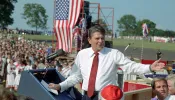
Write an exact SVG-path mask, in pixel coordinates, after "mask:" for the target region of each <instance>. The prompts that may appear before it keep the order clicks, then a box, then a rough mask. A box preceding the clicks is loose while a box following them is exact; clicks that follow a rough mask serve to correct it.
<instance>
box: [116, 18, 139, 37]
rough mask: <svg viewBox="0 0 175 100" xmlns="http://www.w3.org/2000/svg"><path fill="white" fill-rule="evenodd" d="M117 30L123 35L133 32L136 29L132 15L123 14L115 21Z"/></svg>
mask: <svg viewBox="0 0 175 100" xmlns="http://www.w3.org/2000/svg"><path fill="white" fill-rule="evenodd" d="M117 23H118V25H119V26H118V31H119V32H120V33H122V34H124V35H130V34H134V33H135V30H136V26H137V25H136V18H135V17H134V16H133V15H124V16H123V17H121V18H120V20H118V21H117Z"/></svg>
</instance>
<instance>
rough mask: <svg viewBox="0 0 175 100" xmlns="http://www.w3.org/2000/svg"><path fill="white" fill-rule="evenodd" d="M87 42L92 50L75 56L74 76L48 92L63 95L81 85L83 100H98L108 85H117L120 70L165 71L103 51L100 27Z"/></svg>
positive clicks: (92, 30)
mask: <svg viewBox="0 0 175 100" xmlns="http://www.w3.org/2000/svg"><path fill="white" fill-rule="evenodd" d="M88 41H89V43H90V44H91V47H89V48H86V49H83V50H81V51H79V52H78V54H77V56H76V59H75V63H74V65H73V67H72V70H74V73H72V75H70V76H69V77H68V78H67V79H66V80H65V81H63V82H61V83H59V84H55V83H50V84H49V88H52V89H56V90H58V91H60V92H63V91H65V90H67V89H68V88H69V87H72V86H74V85H76V84H78V83H80V82H81V81H83V82H82V90H83V91H84V95H83V96H82V100H98V94H99V91H101V89H102V88H104V87H105V86H106V85H108V84H115V85H117V82H116V74H117V68H118V67H119V66H122V67H121V68H122V70H123V71H124V72H125V73H127V74H131V73H132V74H138V75H140V74H145V73H149V72H152V71H157V70H161V69H163V68H164V67H165V65H164V64H163V63H159V60H157V61H155V62H154V63H153V64H151V65H145V64H140V63H136V62H134V61H131V60H130V59H128V58H127V57H125V56H124V54H123V53H122V52H120V51H119V50H117V49H112V48H107V47H105V29H104V28H103V27H102V26H100V25H95V26H93V27H91V28H90V29H89V37H88Z"/></svg>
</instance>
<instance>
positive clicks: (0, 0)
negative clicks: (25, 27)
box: [0, 0, 17, 27]
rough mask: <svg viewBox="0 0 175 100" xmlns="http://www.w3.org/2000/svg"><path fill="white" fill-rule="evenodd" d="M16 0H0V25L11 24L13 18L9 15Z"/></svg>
mask: <svg viewBox="0 0 175 100" xmlns="http://www.w3.org/2000/svg"><path fill="white" fill-rule="evenodd" d="M16 2H17V0H0V26H1V27H7V26H8V25H11V24H13V18H12V17H11V15H12V13H13V10H14V5H13V3H16Z"/></svg>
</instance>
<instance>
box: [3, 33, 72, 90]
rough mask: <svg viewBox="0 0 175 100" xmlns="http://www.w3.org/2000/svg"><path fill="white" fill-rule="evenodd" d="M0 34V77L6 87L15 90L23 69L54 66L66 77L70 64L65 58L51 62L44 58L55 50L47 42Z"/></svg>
mask: <svg viewBox="0 0 175 100" xmlns="http://www.w3.org/2000/svg"><path fill="white" fill-rule="evenodd" d="M0 35H1V37H0V38H1V39H0V79H1V82H3V83H6V84H5V87H6V88H9V89H10V90H17V88H18V85H19V82H20V78H21V72H22V71H24V70H31V69H44V68H56V69H57V70H58V71H59V72H60V73H62V75H63V76H65V77H68V75H69V72H70V69H71V66H70V65H69V64H68V63H67V59H61V58H60V59H61V60H58V59H54V60H53V61H51V62H48V60H47V59H46V58H47V56H49V55H50V54H52V53H54V52H55V49H54V48H53V47H51V46H50V45H49V44H47V43H45V42H42V43H40V42H37V41H31V40H26V39H24V38H23V37H12V36H11V35H4V34H0ZM69 62H70V60H69Z"/></svg>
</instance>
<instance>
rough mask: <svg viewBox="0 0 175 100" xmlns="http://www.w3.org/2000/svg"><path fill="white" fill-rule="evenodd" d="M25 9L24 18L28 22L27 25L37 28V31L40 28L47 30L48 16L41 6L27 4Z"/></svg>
mask: <svg viewBox="0 0 175 100" xmlns="http://www.w3.org/2000/svg"><path fill="white" fill-rule="evenodd" d="M23 8H24V13H23V18H24V19H26V20H27V25H29V26H31V27H35V28H36V31H37V29H38V28H41V29H44V28H47V19H48V15H46V10H45V8H44V7H43V6H42V5H41V4H36V3H32V4H25V5H24V7H23Z"/></svg>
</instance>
